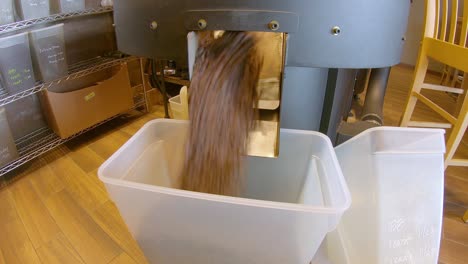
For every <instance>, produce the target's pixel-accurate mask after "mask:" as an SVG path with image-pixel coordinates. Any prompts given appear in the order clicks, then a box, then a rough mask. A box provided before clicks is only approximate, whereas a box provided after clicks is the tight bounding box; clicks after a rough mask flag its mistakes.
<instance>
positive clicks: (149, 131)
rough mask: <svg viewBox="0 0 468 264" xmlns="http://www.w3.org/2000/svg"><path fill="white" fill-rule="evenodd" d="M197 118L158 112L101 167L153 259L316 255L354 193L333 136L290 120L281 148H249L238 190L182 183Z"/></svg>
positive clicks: (291, 259)
mask: <svg viewBox="0 0 468 264" xmlns="http://www.w3.org/2000/svg"><path fill="white" fill-rule="evenodd" d="M187 128H188V122H186V121H177V120H164V119H159V120H154V121H151V122H149V123H147V124H146V125H145V126H144V127H143V128H142V129H141V130H140V131H138V132H137V133H136V134H135V135H134V136H133V137H132V138H131V139H130V140H129V141H128V142H127V143H126V144H125V145H124V146H122V147H121V148H120V149H119V150H118V151H117V152H116V153H115V154H114V155H112V157H110V158H109V160H107V161H106V162H105V163H104V164H103V165H102V166H101V167H100V169H99V172H98V174H99V178H100V179H101V180H102V181H103V182H104V184H105V186H106V188H107V190H108V191H109V194H110V196H111V198H112V199H113V201H114V202H115V204H116V205H117V207H118V208H119V210H120V213H121V215H122V217H123V219H124V220H125V222H126V224H127V225H128V227H129V230H130V232H131V233H132V234H133V236H134V238H135V239H136V240H137V241H138V243H139V245H140V247H141V248H142V250H143V252H144V253H145V255H146V257H147V259H148V260H149V262H150V263H162V264H166V263H170V264H179V263H183V264H185V263H191V264H197V263H200V264H202V263H203V264H207V263H223V264H224V263H232V264H239V263H242V264H249V263H262V264H263V263H269V264H274V263H278V264H285V263H294V264H295V263H308V262H310V261H311V260H312V258H313V256H314V254H315V252H316V250H317V249H318V247H319V246H320V244H321V242H322V240H323V239H324V237H325V235H326V234H327V233H328V232H330V231H332V230H334V229H335V227H336V226H337V224H338V222H339V220H340V218H341V215H342V214H343V212H344V211H345V210H346V209H347V208H348V207H349V206H350V203H351V200H350V197H349V192H348V189H347V187H346V184H345V182H344V179H343V176H342V173H341V170H340V167H339V165H338V163H337V160H336V157H335V154H334V151H333V148H332V145H331V143H330V140H329V139H328V138H327V137H326V136H324V135H322V134H320V133H317V132H310V131H297V130H285V129H284V130H282V131H281V141H280V156H279V158H276V159H270V158H260V157H248V158H247V161H246V164H247V168H246V188H245V192H244V193H243V195H242V196H243V197H245V198H236V197H227V196H220V195H211V194H204V193H197V192H189V191H184V190H180V189H179V187H180V182H181V178H180V172H181V169H182V164H183V155H184V141H185V137H186V133H187Z"/></svg>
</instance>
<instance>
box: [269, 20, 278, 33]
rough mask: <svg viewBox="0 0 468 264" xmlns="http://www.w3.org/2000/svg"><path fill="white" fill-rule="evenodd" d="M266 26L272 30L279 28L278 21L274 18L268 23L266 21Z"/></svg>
mask: <svg viewBox="0 0 468 264" xmlns="http://www.w3.org/2000/svg"><path fill="white" fill-rule="evenodd" d="M268 28H269V29H271V30H273V31H276V30H278V29H279V22H278V21H276V20H272V21H270V23H268Z"/></svg>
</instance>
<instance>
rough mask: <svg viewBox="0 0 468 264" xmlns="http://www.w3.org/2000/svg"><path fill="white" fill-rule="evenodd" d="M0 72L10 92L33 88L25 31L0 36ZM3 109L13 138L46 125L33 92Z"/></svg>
mask: <svg viewBox="0 0 468 264" xmlns="http://www.w3.org/2000/svg"><path fill="white" fill-rule="evenodd" d="M0 74H1V75H2V79H3V81H4V84H5V86H6V89H7V91H8V93H9V94H10V95H13V94H17V93H19V92H22V91H24V90H27V89H29V88H32V87H34V85H35V78H34V71H33V67H32V61H31V54H30V49H29V39H28V35H27V33H23V34H18V35H14V36H11V37H7V38H2V39H0ZM5 109H6V115H7V118H8V122H9V124H10V128H11V131H12V134H13V138H14V139H18V138H21V137H23V136H25V135H27V134H29V133H31V132H34V131H35V130H37V129H40V128H42V127H44V126H46V123H45V121H44V117H43V115H42V109H41V104H40V102H39V99H38V97H37V96H36V95H32V96H28V97H26V98H23V99H20V100H17V101H14V102H12V103H9V104H7V105H6V106H5Z"/></svg>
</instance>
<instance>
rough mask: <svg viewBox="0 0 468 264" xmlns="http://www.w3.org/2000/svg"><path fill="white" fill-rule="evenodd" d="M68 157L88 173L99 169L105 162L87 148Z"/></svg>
mask: <svg viewBox="0 0 468 264" xmlns="http://www.w3.org/2000/svg"><path fill="white" fill-rule="evenodd" d="M68 155H69V157H70V158H71V159H72V160H73V161H74V162H75V163H76V164H77V165H78V166H79V167H80V168H81V169H82V170H83V171H84V172H86V173H89V172H91V171H93V170H95V169H97V168H99V166H101V164H102V163H103V162H104V161H105V160H104V159H103V158H101V157H100V156H99V155H97V154H96V152H94V151H92V150H91V149H90V148H88V147H87V146H84V147H81V148H78V149H76V150H72V151H71V153H70V154H68Z"/></svg>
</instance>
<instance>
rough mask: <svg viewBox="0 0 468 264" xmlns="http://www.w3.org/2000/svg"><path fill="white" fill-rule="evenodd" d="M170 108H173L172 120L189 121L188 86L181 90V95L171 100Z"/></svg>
mask: <svg viewBox="0 0 468 264" xmlns="http://www.w3.org/2000/svg"><path fill="white" fill-rule="evenodd" d="M169 107H170V108H171V117H172V118H174V119H179V120H189V107H188V95H187V86H184V87H182V88H181V89H180V93H179V95H177V96H174V97H172V98H170V99H169Z"/></svg>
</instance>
